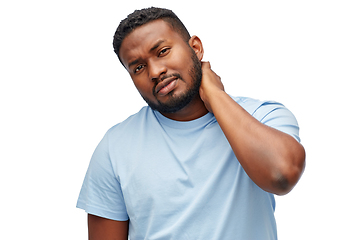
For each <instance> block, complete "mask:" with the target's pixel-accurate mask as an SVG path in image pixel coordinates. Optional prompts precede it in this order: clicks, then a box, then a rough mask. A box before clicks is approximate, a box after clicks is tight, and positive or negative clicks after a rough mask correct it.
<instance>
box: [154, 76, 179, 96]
mask: <svg viewBox="0 0 360 240" xmlns="http://www.w3.org/2000/svg"><path fill="white" fill-rule="evenodd" d="M171 77H176V78H178V79H180V80H183V79H182V77H181V75H180V74H179V73H173V74H169V75H164V76H162V77H160V78H159V80H160V81H159V80H158V81H156V82H155V84H154V87H153V89H152V91H153V94H154V95H155V94H156V91H155V88H156V85H158V84H159V82H162V81H164V80H165V79H167V78H171Z"/></svg>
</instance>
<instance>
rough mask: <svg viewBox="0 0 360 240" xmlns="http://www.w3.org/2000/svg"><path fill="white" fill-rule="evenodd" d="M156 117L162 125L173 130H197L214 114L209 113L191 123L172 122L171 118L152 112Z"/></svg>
mask: <svg viewBox="0 0 360 240" xmlns="http://www.w3.org/2000/svg"><path fill="white" fill-rule="evenodd" d="M152 111H153V112H154V114H155V116H156V118H157V119H158V120H159V122H161V123H162V124H164V125H166V126H169V127H171V128H179V129H185V128H195V127H198V126H202V125H204V124H206V123H208V122H209V121H210V120H211V119H212V118H213V117H214V114H212V113H210V112H208V113H207V114H205V115H204V116H202V117H200V118H197V119H194V120H191V121H176V120H172V119H170V118H167V117H165V116H164V115H162V114H161V113H160V112H158V111H156V110H152Z"/></svg>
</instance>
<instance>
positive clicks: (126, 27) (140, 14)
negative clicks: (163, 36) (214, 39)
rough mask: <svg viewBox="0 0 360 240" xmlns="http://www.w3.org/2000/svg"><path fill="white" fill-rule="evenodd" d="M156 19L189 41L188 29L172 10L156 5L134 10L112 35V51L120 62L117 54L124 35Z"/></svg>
mask: <svg viewBox="0 0 360 240" xmlns="http://www.w3.org/2000/svg"><path fill="white" fill-rule="evenodd" d="M158 19H162V20H163V21H165V22H167V23H168V24H169V25H170V26H171V27H172V28H173V29H174V30H175V31H176V32H178V33H179V34H180V35H181V37H182V38H183V40H184V41H185V42H188V41H189V39H190V34H189V32H188V30H187V29H186V27H185V26H184V24H183V23H182V22H181V21H180V19H179V18H178V17H177V16H176V15H175V13H174V12H173V11H171V10H169V9H165V8H156V7H150V8H144V9H141V10H135V11H134V12H133V13H131V14H129V15H128V16H127V18H125V19H124V20H122V21H121V22H120V24H119V26H118V28H117V29H116V32H115V35H114V40H113V47H114V52H115V53H116V55H117V56H118V58H119V60H120V62H121V59H120V56H119V51H120V47H121V44H122V42H123V40H124V39H125V37H126V36H127V35H129V34H130V33H131V32H132V31H134V30H135V29H136V28H137V27H140V26H142V25H144V24H146V23H149V22H151V21H154V20H158Z"/></svg>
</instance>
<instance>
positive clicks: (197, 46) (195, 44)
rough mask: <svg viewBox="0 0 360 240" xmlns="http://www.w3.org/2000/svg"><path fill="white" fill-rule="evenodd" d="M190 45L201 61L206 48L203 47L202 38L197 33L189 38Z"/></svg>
mask: <svg viewBox="0 0 360 240" xmlns="http://www.w3.org/2000/svg"><path fill="white" fill-rule="evenodd" d="M189 46H190V47H191V48H192V49H193V50H194V52H195V54H196V56H197V57H198V59H199V60H200V61H201V60H202V58H203V56H204V48H203V45H202V42H201V40H200V38H198V37H197V36H195V35H194V36H192V37H191V38H190V39H189Z"/></svg>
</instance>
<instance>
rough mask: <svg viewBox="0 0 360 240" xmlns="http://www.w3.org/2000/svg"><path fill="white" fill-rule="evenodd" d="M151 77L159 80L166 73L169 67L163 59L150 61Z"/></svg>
mask: <svg viewBox="0 0 360 240" xmlns="http://www.w3.org/2000/svg"><path fill="white" fill-rule="evenodd" d="M148 68H149V78H150V79H151V81H158V79H159V78H160V76H161V75H163V74H166V72H167V68H166V66H165V64H164V63H162V62H161V61H152V62H149V63H148Z"/></svg>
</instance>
